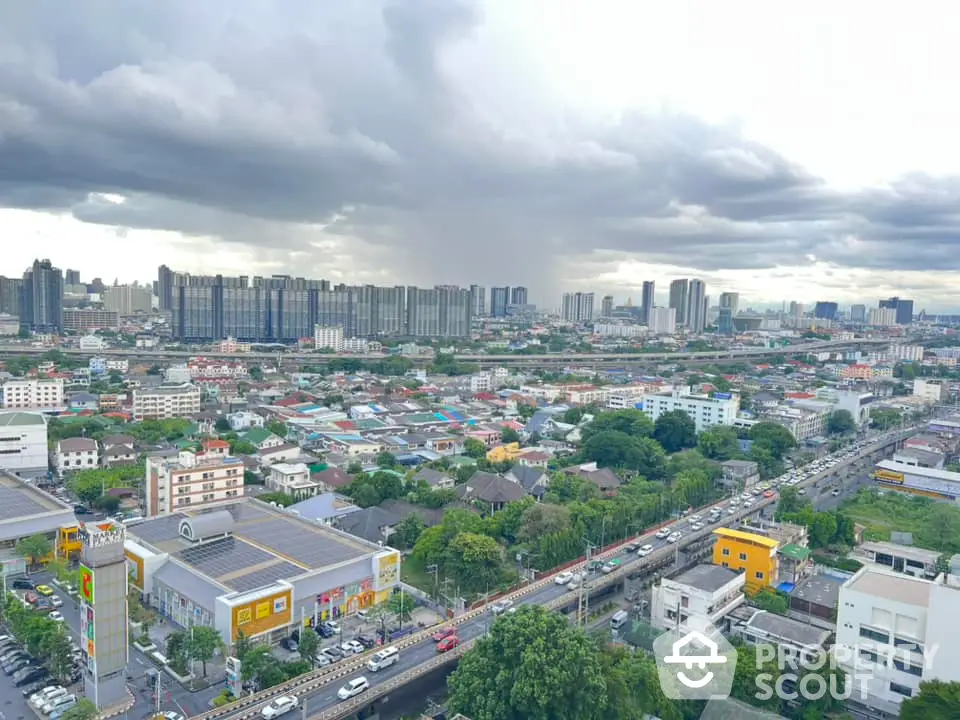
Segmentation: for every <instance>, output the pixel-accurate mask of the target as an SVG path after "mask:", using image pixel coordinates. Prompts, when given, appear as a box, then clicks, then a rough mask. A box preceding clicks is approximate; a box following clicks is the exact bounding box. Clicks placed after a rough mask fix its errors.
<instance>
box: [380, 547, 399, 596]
mask: <svg viewBox="0 0 960 720" xmlns="http://www.w3.org/2000/svg"><path fill="white" fill-rule="evenodd" d="M373 564H374V565H373V580H374V589H375V590H376V591H377V592H382V591H383V590H389V589H390V588H392V587H394V586H395V585H396V584H397V583H398V582H400V553H398V552H397V551H396V550H391V551H389V552H385V553H381V554H380V555H377V556H376V557H374V559H373Z"/></svg>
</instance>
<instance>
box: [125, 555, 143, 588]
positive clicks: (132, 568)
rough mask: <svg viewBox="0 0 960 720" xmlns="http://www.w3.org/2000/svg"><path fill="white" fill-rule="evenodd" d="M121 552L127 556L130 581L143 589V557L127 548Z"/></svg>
mask: <svg viewBox="0 0 960 720" xmlns="http://www.w3.org/2000/svg"><path fill="white" fill-rule="evenodd" d="M123 554H124V555H125V556H126V558H127V572H128V573H129V576H130V582H131V583H132V584H133V585H135V586H136V587H137V588H138V589H140V590H143V558H142V557H140V556H139V555H135V554H134V553H132V552H130V551H129V550H124V551H123Z"/></svg>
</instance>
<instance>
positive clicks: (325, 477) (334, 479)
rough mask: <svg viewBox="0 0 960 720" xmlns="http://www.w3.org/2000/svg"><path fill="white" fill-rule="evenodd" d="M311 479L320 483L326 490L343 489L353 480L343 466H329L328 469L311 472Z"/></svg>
mask: <svg viewBox="0 0 960 720" xmlns="http://www.w3.org/2000/svg"><path fill="white" fill-rule="evenodd" d="M310 479H311V480H313V482H315V483H319V485H320V486H321V487H322V488H323V491H324V492H329V491H333V490H342V489H343V488H345V487H346V486H347V485H349V484H350V483H351V482H352V481H353V478H352V477H350V476H349V475H348V474H347V473H346V471H344V469H343V468H339V467H329V466H328V467H327V469H326V470H318V471H316V472H312V473H310Z"/></svg>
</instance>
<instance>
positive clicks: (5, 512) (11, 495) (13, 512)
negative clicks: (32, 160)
mask: <svg viewBox="0 0 960 720" xmlns="http://www.w3.org/2000/svg"><path fill="white" fill-rule="evenodd" d="M51 509H52V508H49V507H46V506H44V505H42V504H41V503H40V502H39V501H38V500H36V499H35V498H32V497H30V496H29V495H28V494H27V493H26V492H25V491H23V490H19V489H16V488H10V487H3V486H0V517H3V518H4V519H10V520H12V519H15V518H23V517H27V516H28V515H39V514H40V513H45V512H49V511H50V510H51Z"/></svg>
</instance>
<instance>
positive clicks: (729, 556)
mask: <svg viewBox="0 0 960 720" xmlns="http://www.w3.org/2000/svg"><path fill="white" fill-rule="evenodd" d="M713 534H714V535H715V536H716V538H717V542H716V544H715V545H714V546H713V563H714V565H722V566H723V567H725V568H730V569H731V570H738V571H743V573H744V575H745V576H746V578H745V581H746V586H747V592H749V593H751V594H752V593H756V592H758V591H760V590H762V589H763V588H765V587H769V586H772V585H774V584H775V583H776V582H777V577H778V575H779V560H778V557H777V546H778V545H779V543H778V542H777V541H776V540H773V539H771V538H768V537H764V536H763V535H755V534H753V533H748V532H743V531H742V530H731V529H729V528H717V529H716V530H714V531H713Z"/></svg>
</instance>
